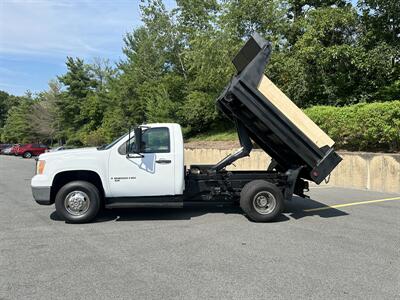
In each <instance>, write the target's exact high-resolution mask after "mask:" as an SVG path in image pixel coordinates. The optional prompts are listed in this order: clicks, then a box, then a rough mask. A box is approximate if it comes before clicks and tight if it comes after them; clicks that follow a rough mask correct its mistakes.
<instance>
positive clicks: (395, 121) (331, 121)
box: [305, 101, 400, 152]
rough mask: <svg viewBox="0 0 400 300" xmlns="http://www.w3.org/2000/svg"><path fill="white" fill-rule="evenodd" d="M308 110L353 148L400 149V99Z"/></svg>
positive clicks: (341, 145)
mask: <svg viewBox="0 0 400 300" xmlns="http://www.w3.org/2000/svg"><path fill="white" fill-rule="evenodd" d="M305 113H306V114H307V115H308V116H309V117H310V118H311V119H312V120H313V121H314V122H315V123H316V124H317V125H318V126H320V127H321V128H322V129H323V130H324V131H325V132H326V133H327V134H328V135H329V136H330V137H331V138H332V139H333V140H334V141H335V143H336V146H335V147H336V148H337V149H343V150H351V151H383V152H395V151H400V101H390V102H374V103H368V104H367V103H360V104H356V105H351V106H344V107H333V106H314V107H311V108H308V109H306V110H305Z"/></svg>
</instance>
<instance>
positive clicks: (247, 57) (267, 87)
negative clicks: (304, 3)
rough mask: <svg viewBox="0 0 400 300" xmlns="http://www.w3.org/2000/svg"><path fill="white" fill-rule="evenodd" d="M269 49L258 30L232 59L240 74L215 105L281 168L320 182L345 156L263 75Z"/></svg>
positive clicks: (269, 46) (267, 43)
mask: <svg viewBox="0 0 400 300" xmlns="http://www.w3.org/2000/svg"><path fill="white" fill-rule="evenodd" d="M270 53H271V44H270V43H269V42H267V41H265V40H264V39H263V38H261V37H260V36H259V35H258V34H254V35H253V36H252V37H251V38H250V39H249V41H248V42H247V43H246V44H245V45H244V47H243V48H242V49H241V50H240V51H239V53H238V54H237V56H236V57H235V58H234V59H233V64H234V65H235V67H236V70H237V75H236V76H235V77H234V78H233V79H232V80H231V82H230V83H229V85H228V86H227V87H226V88H225V90H224V92H223V93H222V94H221V96H220V97H219V98H218V100H217V107H218V108H219V110H220V111H222V112H223V113H224V114H225V115H226V116H227V117H228V118H229V119H231V120H232V121H234V122H236V123H240V124H242V125H243V126H244V127H245V128H246V130H247V133H248V135H249V136H250V137H251V139H252V140H253V141H254V142H255V143H257V144H258V146H259V147H261V148H262V149H263V150H264V151H265V152H266V153H267V154H269V155H270V156H271V157H272V158H273V159H274V161H275V162H276V163H277V168H279V169H280V170H281V171H285V170H294V169H298V168H299V167H302V169H301V172H300V177H301V178H305V179H308V180H311V181H314V182H316V183H320V182H322V181H323V180H324V179H325V178H326V177H327V176H328V175H329V174H330V173H331V172H332V170H333V169H334V168H335V167H336V166H337V165H338V164H339V162H340V161H341V160H342V159H341V157H340V156H339V155H338V154H337V153H336V152H335V151H334V149H333V146H334V141H333V140H332V139H331V138H330V137H329V136H328V135H327V134H326V133H325V132H324V131H322V130H321V129H320V128H319V127H318V126H317V125H316V124H315V123H314V122H313V121H312V120H311V119H309V118H308V117H307V116H306V115H305V114H304V113H303V112H302V111H301V110H300V109H299V108H298V107H297V106H296V105H295V104H294V103H293V102H292V101H291V100H290V99H289V98H288V97H287V96H286V95H285V94H284V93H283V92H282V91H281V90H279V89H278V88H277V87H276V86H275V85H274V84H273V83H272V82H271V81H270V80H269V79H268V78H267V77H266V76H265V75H264V70H265V66H266V64H267V63H268V59H269V56H270Z"/></svg>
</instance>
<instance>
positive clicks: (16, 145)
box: [8, 144, 21, 155]
mask: <svg viewBox="0 0 400 300" xmlns="http://www.w3.org/2000/svg"><path fill="white" fill-rule="evenodd" d="M20 146H21V145H20V144H14V145H13V146H12V147H11V150H10V152H8V154H9V155H17V150H18V148H19V147H20Z"/></svg>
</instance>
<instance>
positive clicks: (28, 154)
mask: <svg viewBox="0 0 400 300" xmlns="http://www.w3.org/2000/svg"><path fill="white" fill-rule="evenodd" d="M22 157H23V158H31V157H32V153H31V152H29V151H28V152H25V153H24V154H22Z"/></svg>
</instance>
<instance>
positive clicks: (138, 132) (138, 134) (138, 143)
mask: <svg viewBox="0 0 400 300" xmlns="http://www.w3.org/2000/svg"><path fill="white" fill-rule="evenodd" d="M133 131H134V133H135V149H134V152H135V153H137V154H140V152H142V128H141V127H136V128H135V129H134V130H133Z"/></svg>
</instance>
